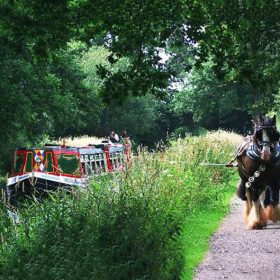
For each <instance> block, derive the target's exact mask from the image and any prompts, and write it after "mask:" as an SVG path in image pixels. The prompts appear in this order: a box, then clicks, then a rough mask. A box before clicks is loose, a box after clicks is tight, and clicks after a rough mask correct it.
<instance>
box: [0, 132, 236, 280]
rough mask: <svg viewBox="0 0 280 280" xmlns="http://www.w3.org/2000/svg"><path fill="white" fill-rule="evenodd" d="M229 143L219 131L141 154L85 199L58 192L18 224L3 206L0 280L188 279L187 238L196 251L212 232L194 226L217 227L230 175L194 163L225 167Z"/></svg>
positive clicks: (190, 250) (97, 184) (102, 179)
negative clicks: (223, 163) (218, 163)
mask: <svg viewBox="0 0 280 280" xmlns="http://www.w3.org/2000/svg"><path fill="white" fill-rule="evenodd" d="M234 139H236V136H235V135H234V134H229V133H225V132H218V133H215V134H208V135H206V136H204V137H192V138H188V139H185V140H179V141H176V142H173V143H171V146H170V147H169V148H168V149H167V150H166V151H165V152H162V153H154V154H151V153H147V152H145V151H142V152H141V153H140V154H139V155H138V157H137V158H136V159H135V162H134V164H133V167H132V168H131V169H129V170H128V172H126V173H121V174H118V175H116V176H113V177H111V176H105V177H98V178H96V180H94V181H93V182H92V184H91V186H90V188H89V190H88V191H87V192H80V191H77V192H75V193H74V194H72V195H69V194H68V195H67V194H65V193H63V192H62V193H57V194H55V195H53V196H52V197H51V198H50V199H49V200H46V201H44V203H33V204H32V205H29V207H25V208H22V209H21V210H20V211H19V213H18V215H19V218H20V222H19V223H14V221H13V220H12V219H11V218H9V217H7V215H6V211H5V208H4V205H3V204H2V205H1V207H0V279H38V278H37V277H38V275H40V279H106V280H107V279H108V280H110V279H112V280H118V279H138V280H140V279H166V280H169V279H180V278H181V276H182V272H183V271H184V275H188V274H189V275H190V273H191V271H192V268H191V267H192V265H191V264H192V263H193V264H196V261H193V260H192V258H191V256H192V255H193V252H194V251H197V249H196V247H192V245H194V244H195V240H194V241H192V240H193V239H191V238H192V237H195V236H197V241H196V243H197V244H199V243H201V240H205V236H204V237H201V236H200V235H199V232H200V233H201V232H206V230H205V228H207V229H208V232H209V233H211V229H213V225H212V223H211V224H209V225H208V226H206V225H205V224H203V223H201V226H202V225H204V226H205V228H201V230H199V227H196V229H198V231H194V225H195V224H197V221H199V220H204V219H206V217H207V219H208V220H209V219H210V218H209V217H210V215H209V213H220V216H215V215H213V219H211V220H213V221H215V223H216V221H217V220H218V219H220V217H221V216H222V215H223V214H224V213H225V212H226V209H227V201H228V198H229V194H231V193H232V186H231V184H230V182H231V181H232V178H233V174H234V171H233V170H231V169H227V168H219V169H217V168H213V167H207V168H206V167H205V166H203V165H200V163H201V162H226V161H228V160H229V159H230V157H231V156H232V155H233V153H234V150H235V146H236V143H235V141H234ZM239 140H240V139H239V138H238V140H237V141H239ZM203 215H205V216H203ZM214 216H215V217H214ZM211 217H212V215H211ZM215 223H213V224H214V227H215ZM216 224H217V223H216ZM195 232H197V233H195ZM189 237H190V238H189ZM188 244H189V245H188ZM203 248H204V249H205V248H206V247H203ZM186 256H187V257H186ZM194 258H196V259H200V258H201V257H197V256H195V257H193V259H194ZM186 277H188V276H186ZM186 279H189V278H186Z"/></svg>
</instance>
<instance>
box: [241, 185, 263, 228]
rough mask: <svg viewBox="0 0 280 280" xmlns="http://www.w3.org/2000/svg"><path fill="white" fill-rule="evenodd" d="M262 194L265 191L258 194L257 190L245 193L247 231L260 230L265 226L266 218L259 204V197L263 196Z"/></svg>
mask: <svg viewBox="0 0 280 280" xmlns="http://www.w3.org/2000/svg"><path fill="white" fill-rule="evenodd" d="M263 192H265V190H262V191H261V192H260V190H259V189H254V188H252V189H251V190H247V191H246V196H247V201H246V207H247V208H248V216H247V219H246V222H247V227H248V228H249V229H262V228H263V227H265V226H266V225H267V216H266V215H265V213H264V210H263V208H262V207H261V203H260V196H262V195H263Z"/></svg>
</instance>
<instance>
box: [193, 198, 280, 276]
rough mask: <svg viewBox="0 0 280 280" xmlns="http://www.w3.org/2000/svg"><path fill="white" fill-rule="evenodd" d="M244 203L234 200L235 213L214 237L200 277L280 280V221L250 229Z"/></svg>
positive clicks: (199, 274) (200, 266)
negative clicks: (244, 214)
mask: <svg viewBox="0 0 280 280" xmlns="http://www.w3.org/2000/svg"><path fill="white" fill-rule="evenodd" d="M244 204H245V203H244V202H242V201H241V200H240V199H237V198H236V199H234V200H233V202H232V207H231V213H230V214H229V215H228V216H227V217H226V218H225V219H224V221H223V223H222V226H221V227H220V229H219V230H218V232H217V233H215V234H214V235H213V237H212V239H211V249H210V251H209V252H208V254H207V256H206V258H205V260H204V262H203V263H202V264H201V265H199V266H198V267H197V269H196V277H195V279H196V280H216V279H231V280H266V279H267V280H274V279H275V280H276V279H277V280H279V279H280V224H276V225H272V224H269V225H268V226H267V228H265V229H263V230H247V229H246V227H245V222H244V218H243V207H244Z"/></svg>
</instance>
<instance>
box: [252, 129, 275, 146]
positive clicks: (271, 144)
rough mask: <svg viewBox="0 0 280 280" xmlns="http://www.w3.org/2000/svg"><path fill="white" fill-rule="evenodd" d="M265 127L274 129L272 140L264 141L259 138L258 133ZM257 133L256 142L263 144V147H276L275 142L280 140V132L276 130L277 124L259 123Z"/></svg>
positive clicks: (258, 144)
mask: <svg viewBox="0 0 280 280" xmlns="http://www.w3.org/2000/svg"><path fill="white" fill-rule="evenodd" d="M263 129H271V130H273V133H274V136H273V138H274V139H271V141H262V140H259V139H258V135H259V134H260V133H261V132H262V131H263ZM255 135H256V144H257V146H261V147H272V148H274V146H275V144H274V143H275V142H276V141H278V139H279V136H280V134H279V132H278V131H277V130H276V126H275V125H257V126H256V130H255Z"/></svg>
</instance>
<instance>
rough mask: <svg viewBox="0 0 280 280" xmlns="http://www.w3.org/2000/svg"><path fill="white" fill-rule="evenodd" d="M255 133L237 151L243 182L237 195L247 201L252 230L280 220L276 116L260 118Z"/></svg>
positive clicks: (279, 176)
mask: <svg viewBox="0 0 280 280" xmlns="http://www.w3.org/2000/svg"><path fill="white" fill-rule="evenodd" d="M254 124H255V128H254V133H253V135H251V136H247V137H246V138H245V139H244V142H243V143H242V144H241V145H240V147H239V148H238V150H237V163H238V172H239V176H240V181H239V185H238V189H237V195H238V196H239V197H240V198H241V199H242V200H244V201H246V208H245V220H246V224H247V226H248V228H249V229H261V228H263V227H265V226H266V225H267V222H268V220H271V221H273V222H277V221H278V220H280V207H279V189H280V146H279V137H280V134H279V132H278V131H277V129H276V116H274V117H273V118H269V117H266V116H262V115H261V114H260V115H259V118H258V120H257V122H254Z"/></svg>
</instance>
